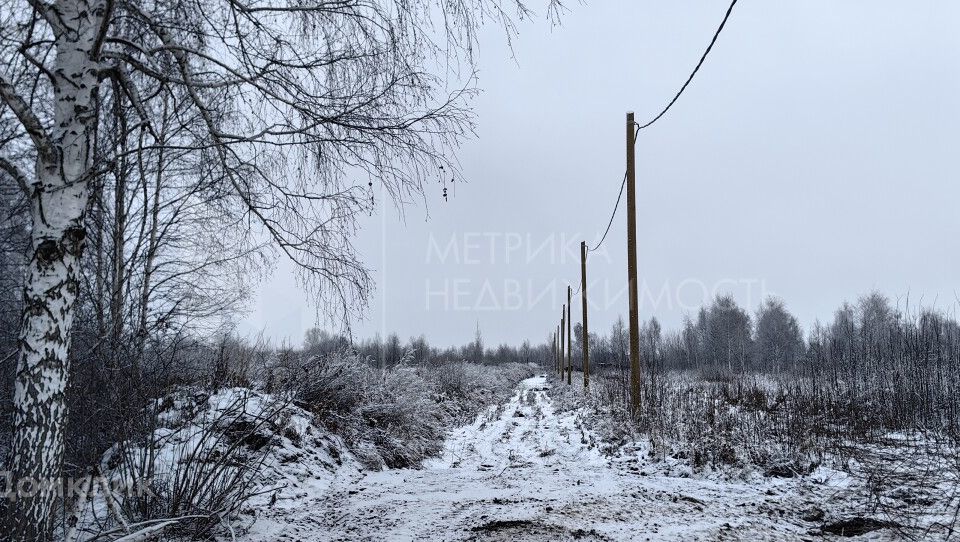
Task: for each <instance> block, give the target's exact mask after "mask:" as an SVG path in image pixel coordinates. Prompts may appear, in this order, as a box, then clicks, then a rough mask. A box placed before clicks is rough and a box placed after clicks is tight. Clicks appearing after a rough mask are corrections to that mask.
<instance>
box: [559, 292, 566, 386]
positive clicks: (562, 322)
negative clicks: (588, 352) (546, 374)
mask: <svg viewBox="0 0 960 542" xmlns="http://www.w3.org/2000/svg"><path fill="white" fill-rule="evenodd" d="M566 317H567V308H566V307H560V380H563V363H564V359H565V355H564V352H563V347H564V345H565V343H564V342H563V338H564V333H565V332H566V331H567V327H566V325H565V319H566Z"/></svg>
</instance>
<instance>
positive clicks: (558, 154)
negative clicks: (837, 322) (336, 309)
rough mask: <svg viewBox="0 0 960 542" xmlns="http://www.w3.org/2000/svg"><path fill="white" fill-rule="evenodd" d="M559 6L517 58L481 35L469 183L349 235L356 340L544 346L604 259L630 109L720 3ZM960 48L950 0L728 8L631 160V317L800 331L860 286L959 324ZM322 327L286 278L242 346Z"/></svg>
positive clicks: (649, 94)
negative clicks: (752, 322)
mask: <svg viewBox="0 0 960 542" xmlns="http://www.w3.org/2000/svg"><path fill="white" fill-rule="evenodd" d="M575 4H576V3H573V2H571V6H570V11H569V12H568V13H566V14H565V15H564V16H563V23H562V26H560V27H557V28H551V27H550V25H549V24H547V23H546V22H545V21H544V20H542V19H540V20H537V21H533V22H530V23H527V24H523V25H521V27H520V37H519V39H518V40H517V41H515V43H514V50H513V53H511V51H510V49H509V48H508V47H507V45H506V42H505V39H504V37H503V34H502V32H501V31H499V30H498V29H496V28H492V27H491V28H487V29H485V30H484V31H483V33H482V36H481V39H480V48H479V68H480V78H479V86H480V88H481V89H482V90H483V92H482V93H481V94H480V96H479V97H478V98H477V100H476V101H475V103H474V105H475V108H476V113H477V120H478V125H479V130H478V137H476V138H475V139H473V140H471V141H469V142H467V144H466V145H465V146H464V147H463V149H462V152H461V153H460V160H461V162H462V165H463V173H464V175H465V177H466V180H467V181H468V184H462V183H458V184H457V187H456V195H455V196H452V197H451V198H450V201H449V202H444V201H443V199H442V197H441V195H440V190H441V189H440V188H439V187H432V186H431V187H428V200H429V209H424V208H423V207H419V208H409V209H407V212H406V217H405V220H401V218H400V217H398V215H397V212H396V210H395V209H393V208H386V210H385V214H380V215H376V216H373V217H370V218H369V219H365V220H364V222H363V229H362V232H361V234H360V237H359V239H358V246H359V248H360V250H361V252H362V254H363V255H364V257H365V259H366V261H367V262H368V263H369V265H370V267H371V268H373V269H374V277H375V279H376V281H377V291H376V292H375V293H374V295H373V298H372V299H371V307H370V311H369V313H368V314H367V317H366V319H365V320H364V321H361V322H359V323H358V324H356V326H355V333H356V335H357V336H360V337H366V336H372V335H373V334H375V333H383V332H385V331H386V332H397V333H398V334H399V335H400V336H401V337H402V338H407V337H410V336H413V335H419V334H421V333H422V334H425V335H426V336H427V337H428V339H429V340H430V342H431V343H432V344H436V345H450V344H463V343H465V342H467V341H469V340H470V339H471V338H472V336H473V333H474V329H475V327H476V325H477V323H479V325H480V327H481V329H482V331H483V334H484V338H485V340H486V342H487V344H488V346H490V345H495V344H496V343H500V342H507V343H514V344H519V343H520V342H522V341H523V340H524V339H528V338H529V339H531V340H532V341H534V342H538V341H541V340H544V339H545V338H546V336H547V334H548V332H549V331H550V330H551V329H552V326H554V325H555V323H556V322H555V321H556V320H557V319H558V318H559V311H560V304H561V303H562V302H563V301H565V297H566V285H567V284H568V283H573V284H574V288H576V287H577V284H578V283H579V277H580V274H579V272H580V271H579V241H580V240H581V239H586V240H587V242H588V243H590V244H593V243H595V242H596V241H597V240H599V237H600V235H602V233H603V230H604V229H605V227H606V224H607V220H608V219H609V216H610V212H611V210H612V207H613V203H614V201H615V199H616V196H617V192H618V191H619V188H620V181H621V179H622V176H623V171H624V130H625V129H624V121H625V119H624V116H625V113H626V111H628V110H633V111H635V112H636V114H637V118H638V119H637V120H639V121H643V120H646V119H647V118H648V117H650V116H652V115H654V114H655V113H656V112H658V111H659V109H660V108H661V107H662V106H663V105H664V104H665V102H666V101H667V100H669V98H670V97H672V96H673V94H674V93H675V92H676V90H677V89H678V87H679V85H680V84H681V83H682V82H683V80H684V79H685V78H686V76H687V74H688V73H689V72H690V70H691V69H692V67H693V66H694V64H695V63H696V61H697V59H698V58H699V57H700V55H701V53H702V52H703V49H704V47H705V46H706V44H707V42H708V41H709V38H710V36H711V35H712V34H713V32H714V30H715V28H716V26H717V24H719V21H720V19H721V18H722V16H723V13H724V11H725V9H726V7H727V4H728V2H727V1H726V0H710V1H706V0H703V1H672V2H671V1H656V2H655V1H648V0H637V1H625V0H624V1H610V0H607V1H604V0H592V1H590V2H588V3H586V4H585V5H575ZM958 28H960V3H957V2H952V1H947V0H942V1H919V2H894V1H877V0H869V1H868V0H859V1H838V0H818V1H807V0H804V1H795V2H781V1H770V0H764V1H759V0H742V1H741V2H740V3H738V5H737V7H736V8H735V10H734V13H733V15H732V17H731V19H730V22H729V23H728V26H727V28H726V29H725V31H724V33H723V35H721V37H720V40H719V42H718V44H717V46H716V47H715V49H714V51H713V53H712V54H711V56H710V58H709V59H708V60H707V63H706V65H705V66H704V67H703V69H702V70H701V71H700V73H699V75H698V76H697V78H696V79H695V80H694V82H693V84H692V86H691V87H690V88H689V89H688V90H687V91H686V93H685V94H684V96H683V97H682V98H681V100H680V102H679V103H678V104H677V105H676V106H675V107H674V108H673V109H672V110H671V111H670V113H668V115H667V116H666V117H665V118H664V119H662V120H661V121H660V122H658V123H657V124H656V125H655V126H653V127H651V128H649V129H647V130H645V131H644V132H642V133H641V135H640V138H639V141H638V143H637V161H638V166H637V185H638V198H637V209H638V239H639V250H638V260H639V269H640V279H641V283H642V284H641V295H640V297H641V299H640V313H641V318H644V319H646V318H649V317H650V316H656V317H658V318H659V319H660V320H661V322H662V323H663V325H664V327H665V328H675V327H677V325H679V324H680V322H681V318H682V317H683V315H684V314H687V313H692V312H694V311H695V307H697V306H699V305H700V304H702V303H703V302H704V300H705V298H706V299H709V298H710V297H712V296H713V295H714V294H715V293H730V294H733V295H734V296H735V297H736V299H737V300H738V301H739V302H740V303H741V304H742V305H744V306H746V307H747V308H749V309H750V310H751V312H752V311H753V310H755V309H756V307H757V306H758V305H759V303H760V301H761V299H762V297H763V296H765V295H771V294H772V295H777V296H779V297H781V298H782V299H783V300H784V301H785V302H786V303H787V306H788V308H789V309H790V310H791V311H792V312H793V313H794V314H796V315H797V316H798V318H799V319H800V321H801V323H802V324H803V326H804V329H805V330H809V327H810V325H811V324H812V323H813V322H814V320H815V319H817V318H819V319H821V320H829V319H830V318H831V316H832V313H833V311H834V310H835V309H836V308H837V307H838V306H839V304H840V303H841V302H842V301H844V300H853V299H855V298H856V297H857V296H859V295H861V294H864V293H866V292H868V291H870V290H871V289H878V290H880V291H882V292H884V293H886V294H888V295H889V296H890V297H891V298H893V299H894V300H896V299H898V298H899V299H901V304H902V303H903V301H904V300H905V298H906V296H907V295H909V298H910V303H911V305H913V306H916V305H919V304H920V303H922V304H923V305H926V306H932V305H935V306H938V307H940V308H943V309H946V310H954V307H955V306H956V304H957V295H958V291H960V288H958V285H957V277H958V276H960V273H958V271H960V250H958V249H960V246H958V245H960V243H958V234H960V213H958V212H957V206H958V203H960V183H958V180H960V164H958V158H960V154H958V143H960V134H958V130H960V70H958V67H960V32H957V29H958ZM512 54H514V55H515V59H514V58H512V56H511V55H512ZM383 210H384V209H383V208H381V211H383ZM624 211H625V209H624V208H623V207H621V209H620V212H619V213H618V214H617V217H616V220H615V222H614V224H613V227H612V228H611V231H610V234H609V236H608V238H607V240H606V242H605V244H604V246H603V247H602V248H601V250H600V251H598V252H596V253H593V254H591V257H590V262H589V270H588V274H589V278H590V288H589V291H590V294H591V298H592V300H593V301H592V305H591V313H590V324H591V325H590V329H591V330H596V331H606V330H608V329H609V327H610V325H611V324H612V322H613V321H614V320H615V319H616V317H617V315H618V314H623V315H625V314H626V308H627V298H626V294H625V290H624V289H625V287H626V264H625V261H626V227H625V226H626V215H625V212H624ZM428 213H429V218H428V216H427V215H428ZM573 307H574V313H575V315H576V316H575V321H579V320H580V318H579V311H580V303H579V299H577V300H576V302H575V303H574V305H573ZM314 315H315V311H314V309H313V308H311V307H310V306H309V305H308V304H307V302H306V296H305V295H303V294H302V293H301V292H300V291H299V290H298V288H297V286H296V283H295V282H294V280H293V275H292V272H291V269H290V268H289V267H288V266H286V265H285V264H282V263H281V264H280V266H279V267H278V269H277V272H276V273H275V275H274V276H273V278H272V279H270V280H268V281H267V282H265V283H264V284H263V286H262V289H261V293H260V295H259V296H258V298H257V299H256V300H255V302H254V303H253V304H252V312H251V314H250V315H249V316H248V318H247V319H246V320H245V321H244V322H243V325H242V326H241V329H242V330H243V331H245V332H249V331H251V330H254V329H264V330H265V331H266V332H267V334H268V335H269V336H271V337H273V338H274V339H277V340H279V339H281V338H284V337H286V338H289V339H290V340H292V341H293V342H296V343H299V342H300V340H301V339H302V337H303V331H304V330H305V329H307V328H309V327H311V326H312V325H313V324H314V323H315V318H314Z"/></svg>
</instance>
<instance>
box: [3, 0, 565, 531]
mask: <svg viewBox="0 0 960 542" xmlns="http://www.w3.org/2000/svg"><path fill="white" fill-rule="evenodd" d="M551 7H555V6H551ZM528 13H529V12H528V11H527V9H526V7H525V6H523V5H522V4H520V3H519V2H518V0H412V1H411V0H315V1H310V0H302V1H301V0H286V1H284V0H250V1H245V2H237V1H232V0H231V1H226V2H221V1H216V0H185V1H183V0H179V1H173V0H151V1H147V2H134V1H124V0H55V1H53V2H48V1H45V0H0V59H2V68H0V103H2V109H0V175H3V176H4V178H5V179H6V180H12V181H13V184H15V185H16V186H17V187H18V190H20V191H21V193H22V195H23V197H24V198H26V199H27V200H28V201H29V209H30V210H29V218H30V237H31V239H30V248H29V250H28V260H29V261H28V264H27V266H26V275H27V276H26V279H25V287H24V295H23V299H24V303H23V307H24V308H23V315H22V324H21V333H20V339H19V351H20V354H19V359H18V362H17V370H16V379H15V390H14V402H15V408H14V425H15V431H14V442H13V461H12V466H11V467H12V471H13V476H14V479H15V480H22V479H31V480H34V481H38V482H41V490H40V491H37V492H35V494H33V495H32V496H24V497H23V498H19V499H17V500H16V501H15V502H13V503H11V504H10V506H8V518H7V533H8V535H9V537H10V539H12V540H15V541H27V540H30V541H34V540H46V539H49V538H50V536H51V532H52V520H53V517H54V513H53V511H54V503H55V497H56V495H55V491H54V490H53V489H52V486H50V485H49V484H44V483H43V482H53V481H55V480H56V479H57V477H58V476H59V472H60V468H61V462H62V456H63V426H64V420H65V418H66V414H67V413H66V407H65V401H64V393H65V390H66V387H67V381H68V376H69V367H68V359H69V357H68V353H69V347H70V332H71V328H72V323H73V319H74V316H75V304H76V300H77V297H78V293H79V289H80V287H81V284H82V280H81V278H82V277H81V266H80V262H81V257H82V254H83V250H84V245H85V242H86V238H87V225H86V220H85V218H86V213H87V210H88V203H89V201H90V198H91V187H92V186H93V185H94V184H95V182H96V180H97V179H98V178H100V176H102V175H103V174H104V173H105V172H106V171H109V170H111V169H112V168H114V166H115V164H116V163H117V162H118V161H120V160H123V159H130V160H138V159H140V157H142V156H144V155H145V154H149V153H155V152H160V150H161V149H168V150H172V151H176V152H177V153H180V154H181V155H182V156H181V157H182V159H183V160H186V161H192V163H195V164H198V168H199V170H198V171H195V172H194V173H196V174H195V175H194V176H193V177H192V178H191V179H190V181H189V182H191V183H194V185H193V186H194V187H195V188H196V190H197V192H196V193H197V194H199V195H200V196H201V197H200V198H198V200H199V201H201V202H202V203H198V204H197V205H198V207H197V208H193V207H192V208H191V211H197V212H201V213H202V212H204V209H206V210H209V211H211V212H213V211H218V210H222V209H229V210H230V213H231V215H230V216H234V217H236V220H234V221H233V222H231V223H230V227H232V228H234V229H236V230H238V231H241V232H243V234H244V235H246V236H248V237H249V238H251V239H255V240H257V241H258V242H262V243H263V244H264V245H265V246H269V247H271V249H272V250H273V251H275V252H276V253H278V255H281V256H283V257H286V258H289V259H290V260H291V261H293V262H294V263H295V264H296V265H297V266H298V268H299V269H300V270H301V277H302V279H303V283H304V286H305V287H306V288H307V289H308V290H309V291H310V292H311V293H313V294H315V295H316V296H317V298H318V299H319V300H320V301H321V302H322V303H323V305H324V306H328V307H333V310H334V311H335V312H337V313H339V314H340V315H341V316H343V315H346V314H347V313H348V312H350V311H353V310H356V309H358V308H360V307H362V305H363V303H364V300H365V298H366V295H367V292H368V291H369V286H370V283H369V277H368V275H367V272H366V270H365V269H364V268H363V266H362V264H361V263H360V262H359V261H358V260H357V257H356V255H355V253H354V250H353V247H352V245H351V243H350V238H351V234H352V232H353V230H354V226H355V222H354V221H355V217H356V216H357V215H358V214H362V213H365V212H368V211H369V210H370V207H371V205H372V204H373V203H375V201H376V200H375V199H374V198H375V196H374V193H375V190H374V189H375V185H376V187H377V188H382V189H383V191H384V192H385V193H387V194H389V195H390V197H391V198H393V199H394V201H396V202H399V203H403V202H406V201H408V200H409V199H410V198H412V197H417V196H418V195H419V194H421V193H422V189H423V187H424V185H425V183H426V182H427V181H432V180H435V178H436V175H437V172H438V171H439V170H440V166H441V165H443V166H445V171H447V172H449V171H455V167H454V166H455V163H454V162H453V159H452V153H453V152H454V150H455V149H456V147H457V144H458V142H459V140H460V137H461V136H462V135H463V134H465V133H468V132H469V131H470V130H471V128H472V125H471V115H470V111H469V108H468V99H469V97H470V95H471V89H470V86H471V84H472V69H471V68H470V65H471V62H472V48H473V46H474V44H475V31H476V29H477V27H478V26H479V24H480V22H481V21H483V20H490V21H493V22H496V23H499V24H502V25H504V27H505V28H506V31H507V33H508V35H512V34H513V32H514V27H513V22H512V21H513V20H515V19H518V18H522V17H525V16H527V15H528ZM463 66H465V67H466V69H464V70H463V76H462V77H453V78H452V79H453V82H452V83H451V78H448V77H445V76H446V75H450V74H454V75H456V74H457V73H459V72H458V71H457V70H458V69H459V68H458V67H463ZM108 97H110V98H111V99H112V103H116V104H118V107H120V108H121V109H122V110H123V111H126V112H132V113H133V115H131V117H132V118H134V119H135V121H136V122H135V123H134V125H133V126H128V127H127V128H128V130H130V133H132V134H136V137H135V138H133V140H134V141H135V145H133V146H132V147H128V146H125V145H122V146H119V147H105V146H102V145H99V141H100V139H101V138H102V137H104V132H105V130H106V128H107V126H104V125H103V122H102V120H103V118H104V117H105V116H107V115H108V114H109V112H108V111H105V108H104V107H103V106H102V104H104V103H106V100H107V98H108ZM163 100H167V101H168V102H169V103H172V104H174V106H175V107H174V109H175V110H176V111H177V112H178V113H177V115H176V117H175V119H174V120H175V121H176V122H178V123H180V125H181V127H184V128H185V129H186V132H189V137H186V136H185V137H183V138H175V139H173V140H171V139H168V138H165V137H164V136H163V134H164V133H169V132H164V130H161V129H160V126H159V123H158V118H159V114H158V111H159V110H160V107H159V105H158V104H159V103H161V102H162V101H163ZM104 148H107V149H108V151H107V152H99V151H100V150H101V149H104ZM175 169H176V168H173V169H171V170H170V171H175ZM162 180H163V182H165V183H173V182H180V180H179V178H178V177H177V176H175V175H167V176H164V177H163V179H162ZM219 216H223V215H222V214H221V215H219Z"/></svg>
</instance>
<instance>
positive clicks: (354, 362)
mask: <svg viewBox="0 0 960 542" xmlns="http://www.w3.org/2000/svg"><path fill="white" fill-rule="evenodd" d="M297 372H298V375H299V376H298V378H297V379H296V392H295V393H296V397H297V400H298V402H300V403H301V404H303V405H305V406H306V407H307V408H309V409H310V410H311V411H312V412H314V413H315V414H316V416H317V421H318V423H320V424H322V425H324V426H325V427H327V428H328V429H329V430H330V431H332V432H333V433H335V434H338V435H340V436H342V437H343V438H344V440H345V441H346V442H347V444H348V445H349V446H350V448H351V450H352V451H353V452H354V454H355V455H356V456H357V457H358V458H359V459H360V460H361V461H363V462H364V463H365V464H366V465H367V466H368V467H372V468H382V467H390V468H401V467H416V466H419V465H420V463H421V462H422V461H423V460H424V459H427V458H429V457H431V456H434V455H436V454H437V453H439V452H440V450H441V447H442V444H443V437H444V434H445V432H446V430H447V429H449V428H450V427H452V426H453V425H454V424H455V423H458V422H461V421H463V420H464V419H465V418H467V417H469V416H473V415H474V414H476V412H477V411H478V410H480V409H481V408H483V407H484V406H486V405H488V404H491V403H493V402H496V401H499V400H501V399H503V398H504V397H505V396H506V395H507V394H508V393H509V392H510V391H512V389H513V387H514V386H515V385H516V383H517V382H519V381H520V380H522V379H523V378H526V377H527V376H530V375H531V374H532V369H531V368H530V367H527V366H524V365H519V364H506V365H476V364H471V363H462V362H456V363H449V364H443V363H441V364H436V365H431V366H411V365H407V364H406V363H399V364H397V365H394V366H390V367H386V368H378V367H373V366H372V364H371V363H369V362H368V361H367V360H366V359H363V358H361V357H360V356H357V355H355V354H350V353H342V354H339V355H333V356H326V357H324V358H322V359H313V360H310V361H309V362H306V363H305V364H304V366H302V367H300V368H299V369H297Z"/></svg>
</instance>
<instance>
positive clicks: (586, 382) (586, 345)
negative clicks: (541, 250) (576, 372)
mask: <svg viewBox="0 0 960 542" xmlns="http://www.w3.org/2000/svg"><path fill="white" fill-rule="evenodd" d="M580 301H581V303H582V305H583V387H584V388H589V387H590V333H589V332H588V331H587V242H586V241H580Z"/></svg>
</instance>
